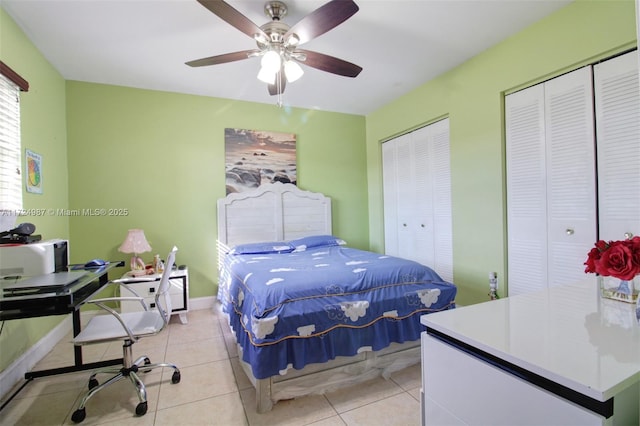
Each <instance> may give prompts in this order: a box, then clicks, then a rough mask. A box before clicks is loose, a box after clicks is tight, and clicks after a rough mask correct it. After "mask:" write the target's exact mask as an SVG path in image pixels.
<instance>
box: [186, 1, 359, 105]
mask: <svg viewBox="0 0 640 426" xmlns="http://www.w3.org/2000/svg"><path fill="white" fill-rule="evenodd" d="M198 2H199V3H200V4H202V5H203V6H204V7H206V8H207V9H209V10H210V11H211V12H213V13H214V14H215V15H217V16H218V17H219V18H220V19H222V20H223V21H225V22H227V23H228V24H230V25H231V26H233V27H235V28H237V29H238V30H240V31H242V32H243V33H245V34H247V35H248V36H249V37H251V38H253V39H254V40H255V41H256V43H257V45H258V48H257V49H250V50H242V51H239V52H232V53H225V54H222V55H216V56H210V57H207V58H202V59H197V60H193V61H189V62H187V63H186V64H187V65H189V66H192V67H202V66H207V65H217V64H224V63H227V62H233V61H239V60H242V59H248V58H251V57H262V60H261V69H260V72H259V73H258V78H259V79H260V80H262V81H264V82H265V83H267V84H268V85H269V86H268V88H269V94H271V95H281V94H282V93H283V92H284V89H285V85H286V83H287V81H288V82H289V83H291V82H293V81H295V80H297V79H298V78H300V77H301V76H302V74H303V70H302V68H301V67H300V65H298V63H302V64H305V65H307V66H310V67H313V68H316V69H319V70H322V71H326V72H330V73H333V74H337V75H341V76H345V77H356V76H357V75H358V74H360V71H362V68H361V67H359V66H358V65H355V64H352V63H351V62H347V61H344V60H342V59H338V58H335V57H333V56H329V55H325V54H323V53H318V52H313V51H311V50H304V49H300V48H299V46H300V45H302V44H304V43H307V42H308V41H310V40H312V39H314V38H316V37H318V36H320V35H322V34H324V33H326V32H327V31H329V30H331V29H333V28H335V27H337V26H338V25H340V24H341V23H343V22H344V21H346V20H347V19H349V18H350V17H351V16H353V15H354V14H355V13H356V12H357V11H358V10H359V7H358V5H356V4H355V3H354V2H353V1H352V0H331V1H330V2H328V3H326V4H324V5H323V6H321V7H319V8H318V9H316V10H314V11H313V12H311V13H310V14H309V15H307V16H305V17H304V18H303V19H302V20H300V21H299V22H298V23H297V24H295V25H294V26H292V27H290V26H289V25H287V24H286V23H284V22H282V18H283V17H284V16H285V15H286V14H287V6H286V5H285V4H284V3H283V2H281V1H275V0H271V1H268V2H267V3H266V4H265V6H264V10H265V13H266V14H267V15H268V16H269V17H271V22H268V23H266V24H264V25H262V26H260V27H259V26H258V25H256V24H255V23H253V22H252V21H251V20H250V19H249V18H247V17H246V16H244V15H243V14H241V13H240V12H238V11H237V10H236V9H234V8H233V7H232V6H231V5H229V4H228V3H226V2H224V1H222V0H198Z"/></svg>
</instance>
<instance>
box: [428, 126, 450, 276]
mask: <svg viewBox="0 0 640 426" xmlns="http://www.w3.org/2000/svg"><path fill="white" fill-rule="evenodd" d="M429 129H430V132H431V138H430V139H431V141H430V143H429V147H430V148H431V149H430V152H429V168H430V170H431V176H432V177H433V178H432V180H431V182H432V185H431V188H432V189H431V191H432V194H433V195H432V200H433V221H432V226H433V242H434V251H435V252H434V260H433V265H434V267H433V268H434V269H435V270H436V271H437V272H438V274H439V275H440V276H441V277H442V278H443V279H444V280H445V281H449V282H453V223H452V219H451V215H452V213H451V155H450V144H449V119H445V120H442V121H439V122H437V123H434V124H432V125H431V126H429Z"/></svg>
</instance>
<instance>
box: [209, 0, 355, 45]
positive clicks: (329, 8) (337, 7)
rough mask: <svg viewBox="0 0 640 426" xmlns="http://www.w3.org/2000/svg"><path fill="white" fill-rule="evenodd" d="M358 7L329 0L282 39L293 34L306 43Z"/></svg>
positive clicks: (340, 21)
mask: <svg viewBox="0 0 640 426" xmlns="http://www.w3.org/2000/svg"><path fill="white" fill-rule="evenodd" d="M198 1H200V0H198ZM359 9H360V8H359V7H358V5H357V4H355V3H354V2H353V1H352V0H331V1H330V2H329V3H326V4H324V5H323V6H320V7H319V8H318V9H316V10H314V11H313V12H311V13H310V14H308V15H307V16H305V17H304V18H302V20H301V21H300V22H298V23H297V24H295V25H294V26H293V27H291V28H290V29H289V31H287V32H286V34H285V35H284V39H285V40H287V38H288V37H289V36H290V35H291V34H295V35H297V36H298V40H300V41H299V42H298V44H299V45H300V44H302V43H306V42H308V41H309V40H311V39H314V38H316V37H318V36H320V35H322V34H324V33H326V32H327V31H329V30H331V29H332V28H335V27H337V26H338V25H340V24H341V23H343V22H344V21H346V20H347V19H349V18H350V17H351V16H353V15H354V14H355V13H356V12H357V11H358V10H359Z"/></svg>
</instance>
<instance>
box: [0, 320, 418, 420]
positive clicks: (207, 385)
mask: <svg viewBox="0 0 640 426" xmlns="http://www.w3.org/2000/svg"><path fill="white" fill-rule="evenodd" d="M188 318H189V322H188V324H186V325H185V324H181V323H180V322H179V321H178V318H172V321H171V323H170V324H169V327H168V328H167V329H165V330H164V331H163V332H162V333H161V334H160V335H158V336H154V337H151V338H147V339H144V340H140V342H138V343H136V344H135V345H134V356H139V355H142V354H147V355H149V357H150V358H151V360H152V362H155V361H156V360H158V359H165V360H166V361H168V362H173V363H175V364H177V365H178V366H179V368H180V371H181V375H182V380H181V382H180V383H179V384H175V385H174V384H171V380H170V377H171V373H172V370H170V369H164V371H159V370H156V371H157V372H156V371H154V372H151V373H148V374H145V375H144V377H143V381H144V382H145V384H146V386H147V393H148V395H147V396H148V404H149V409H148V411H147V414H145V415H144V416H142V417H137V416H135V406H136V404H137V402H138V400H137V397H136V395H135V392H134V391H133V389H132V388H131V383H130V382H129V381H126V380H122V381H120V382H118V383H117V384H115V385H112V386H109V387H108V388H107V389H105V390H103V391H101V392H99V393H97V394H96V395H95V396H94V397H93V398H92V399H91V400H90V401H89V402H88V404H87V407H86V410H87V417H86V419H85V420H84V422H82V423H81V424H83V425H139V426H143V425H172V426H175V425H224V426H235V425H250V426H258V425H295V426H302V425H314V426H334V425H336V426H337V425H348V426H356V425H367V426H375V425H384V426H389V425H398V426H411V425H419V424H420V402H419V395H420V366H419V365H415V366H412V367H408V368H406V369H405V370H402V371H399V372H397V373H395V374H393V375H392V376H391V378H390V380H385V379H382V378H379V379H375V380H372V381H369V382H366V383H364V384H361V385H356V386H352V387H348V388H343V389H340V390H337V391H334V392H331V393H327V394H325V395H313V396H306V397H302V398H296V399H292V400H288V401H280V402H278V403H277V404H276V405H275V406H274V408H273V410H272V411H270V412H268V413H265V414H258V413H257V412H256V410H255V393H254V389H253V387H252V386H251V384H250V383H249V381H248V379H247V377H246V376H245V375H244V372H242V370H240V368H239V364H238V357H237V352H236V350H235V346H234V345H233V343H232V337H231V335H230V334H228V332H227V330H228V329H227V326H226V324H225V323H224V319H223V317H222V315H221V314H219V313H218V311H217V309H211V310H199V311H191V312H189V314H188ZM70 339H71V336H70V335H69V336H68V337H67V338H65V339H62V340H61V341H60V343H58V345H57V346H56V347H55V348H54V349H53V350H52V351H51V352H50V353H49V354H48V355H47V356H46V357H45V358H44V359H43V360H42V361H41V362H40V363H39V364H38V365H37V366H36V368H35V369H36V370H37V369H42V368H51V367H56V366H61V365H65V364H68V363H69V360H72V359H73V345H71V344H70V343H69V341H70ZM121 351H122V349H121V346H120V344H118V343H110V344H101V345H92V346H87V347H85V348H84V356H85V360H87V361H96V360H100V359H110V358H115V357H117V356H121ZM88 376H89V374H87V372H84V373H73V374H66V375H60V376H55V377H48V378H39V379H35V380H34V381H32V382H30V383H29V384H28V385H27V386H26V387H25V388H24V389H23V390H22V391H21V392H20V393H18V395H17V396H16V397H15V398H14V399H13V400H12V401H11V402H10V403H9V404H7V406H6V407H5V408H4V409H3V410H2V411H0V424H1V425H29V426H32V425H62V424H64V425H69V424H73V422H72V421H71V414H72V413H73V411H74V410H75V407H76V406H77V404H78V402H79V399H80V398H81V395H82V394H83V393H84V391H85V389H86V386H87V380H88ZM98 379H99V380H100V376H99V377H98ZM103 379H104V376H103Z"/></svg>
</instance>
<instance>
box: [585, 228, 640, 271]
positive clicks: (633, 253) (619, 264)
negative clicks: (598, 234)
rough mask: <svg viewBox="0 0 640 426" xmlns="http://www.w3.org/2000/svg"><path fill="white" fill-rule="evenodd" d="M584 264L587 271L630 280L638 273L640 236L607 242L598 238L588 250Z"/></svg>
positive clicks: (639, 266) (639, 269) (639, 265)
mask: <svg viewBox="0 0 640 426" xmlns="http://www.w3.org/2000/svg"><path fill="white" fill-rule="evenodd" d="M584 264H585V265H587V267H586V269H585V270H584V271H585V272H587V273H596V274H599V275H602V276H603V277H615V278H618V279H620V280H624V281H630V280H632V279H633V278H634V277H635V276H636V275H640V237H633V238H631V239H629V240H620V241H609V242H605V241H603V240H600V241H598V242H596V244H595V247H594V248H592V249H591V251H589V255H588V257H587V261H586V262H585V263H584Z"/></svg>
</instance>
